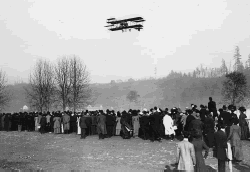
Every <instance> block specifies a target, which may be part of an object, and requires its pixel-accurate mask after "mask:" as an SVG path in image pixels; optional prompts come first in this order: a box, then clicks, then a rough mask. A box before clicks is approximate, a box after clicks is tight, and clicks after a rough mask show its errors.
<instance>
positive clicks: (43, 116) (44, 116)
mask: <svg viewBox="0 0 250 172" xmlns="http://www.w3.org/2000/svg"><path fill="white" fill-rule="evenodd" d="M46 124H47V119H46V114H43V115H42V118H41V120H40V126H41V128H40V133H41V134H44V133H45V129H46Z"/></svg>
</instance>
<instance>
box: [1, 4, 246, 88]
mask: <svg viewBox="0 0 250 172" xmlns="http://www.w3.org/2000/svg"><path fill="white" fill-rule="evenodd" d="M249 9H250V5H249V0H240V1H236V0H225V1H222V0H209V1H208V0H191V1H187V0H175V1H174V0H171V1H170V0H155V1H153V0H133V1H132V0H91V1H87V0H26V1H25V0H0V46H1V50H0V68H2V69H3V70H4V71H5V72H6V74H7V76H8V79H9V82H10V83H13V82H15V81H20V80H22V81H25V82H26V81H27V80H28V76H29V73H30V72H31V70H32V68H33V66H34V64H35V62H36V59H38V58H46V59H50V60H51V62H55V61H56V59H57V58H58V57H60V56H62V55H70V54H75V55H77V56H79V57H80V58H81V59H82V60H83V61H84V62H85V64H86V65H87V67H88V69H89V71H90V72H91V80H92V82H98V83H104V82H110V80H117V79H122V80H124V79H128V78H130V77H133V78H144V77H150V76H154V67H155V66H157V76H158V77H160V76H164V75H167V74H168V73H169V71H170V70H177V71H183V72H186V71H191V70H192V69H195V68H196V67H197V66H199V65H200V64H204V65H205V66H208V67H216V66H219V65H220V64H221V60H222V58H224V59H225V60H226V62H228V63H229V62H230V60H232V58H233V53H234V48H235V46H237V45H238V46H239V47H240V52H241V55H242V58H243V59H247V56H248V54H250V10H249ZM138 16H139V17H143V18H144V19H145V20H146V22H145V23H144V29H143V30H142V31H140V32H138V31H132V32H124V33H122V32H121V31H118V32H110V31H108V30H107V28H105V27H104V26H105V25H107V24H106V19H107V18H110V17H115V18H117V19H124V18H127V17H138Z"/></svg>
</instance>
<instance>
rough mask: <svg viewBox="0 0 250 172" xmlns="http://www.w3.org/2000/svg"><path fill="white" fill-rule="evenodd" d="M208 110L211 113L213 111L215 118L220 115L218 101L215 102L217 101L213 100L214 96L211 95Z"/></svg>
mask: <svg viewBox="0 0 250 172" xmlns="http://www.w3.org/2000/svg"><path fill="white" fill-rule="evenodd" d="M208 110H209V112H210V113H211V112H213V118H214V119H215V117H218V113H217V108H216V103H215V101H213V99H212V97H209V102H208Z"/></svg>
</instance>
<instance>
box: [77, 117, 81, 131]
mask: <svg viewBox="0 0 250 172" xmlns="http://www.w3.org/2000/svg"><path fill="white" fill-rule="evenodd" d="M80 119H81V116H80V115H77V134H78V135H81V127H80Z"/></svg>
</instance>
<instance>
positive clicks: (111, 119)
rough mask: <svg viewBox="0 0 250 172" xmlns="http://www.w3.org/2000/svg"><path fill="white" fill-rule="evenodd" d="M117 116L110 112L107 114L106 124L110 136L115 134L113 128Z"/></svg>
mask: <svg viewBox="0 0 250 172" xmlns="http://www.w3.org/2000/svg"><path fill="white" fill-rule="evenodd" d="M115 122H116V121H115V118H114V117H113V116H112V115H111V114H110V113H109V114H107V116H106V125H107V135H108V137H112V136H113V128H114V125H115Z"/></svg>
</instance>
